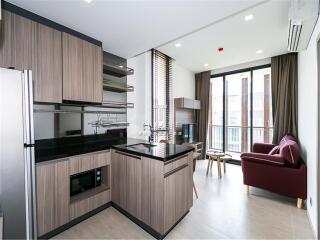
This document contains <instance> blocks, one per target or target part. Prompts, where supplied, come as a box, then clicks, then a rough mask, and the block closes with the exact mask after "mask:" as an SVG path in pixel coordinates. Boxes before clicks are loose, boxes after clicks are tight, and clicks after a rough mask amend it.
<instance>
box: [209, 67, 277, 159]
mask: <svg viewBox="0 0 320 240" xmlns="http://www.w3.org/2000/svg"><path fill="white" fill-rule="evenodd" d="M211 100H212V103H211V105H212V111H211V112H212V116H211V131H210V148H212V149H216V150H220V151H224V152H229V153H231V154H232V155H233V157H234V158H235V159H237V158H239V153H241V152H247V151H250V150H251V149H252V143H254V142H265V143H271V141H272V133H273V128H272V105H271V68H270V66H262V67H257V68H253V69H245V70H240V71H236V72H231V73H224V74H219V75H215V76H212V78H211Z"/></svg>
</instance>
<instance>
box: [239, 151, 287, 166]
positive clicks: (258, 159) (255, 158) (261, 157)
mask: <svg viewBox="0 0 320 240" xmlns="http://www.w3.org/2000/svg"><path fill="white" fill-rule="evenodd" d="M241 159H242V161H248V162H254V163H260V164H267V165H276V166H284V165H285V162H286V161H285V159H284V158H283V157H282V156H281V155H280V154H274V155H269V154H263V153H242V154H241Z"/></svg>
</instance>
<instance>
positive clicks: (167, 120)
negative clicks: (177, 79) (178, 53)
mask: <svg viewBox="0 0 320 240" xmlns="http://www.w3.org/2000/svg"><path fill="white" fill-rule="evenodd" d="M172 126H173V101H172V59H171V58H170V57H168V56H167V55H165V54H163V53H161V52H159V51H157V50H154V49H153V50H152V129H153V130H154V131H153V133H152V140H153V141H155V142H158V141H160V140H163V139H164V140H172V138H173V127H172Z"/></svg>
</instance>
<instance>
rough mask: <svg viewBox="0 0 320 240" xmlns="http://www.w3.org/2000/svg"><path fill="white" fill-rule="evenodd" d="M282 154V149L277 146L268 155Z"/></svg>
mask: <svg viewBox="0 0 320 240" xmlns="http://www.w3.org/2000/svg"><path fill="white" fill-rule="evenodd" d="M279 152H280V147H279V146H275V147H274V148H272V149H271V151H270V152H269V153H268V154H269V155H274V154H278V153H279Z"/></svg>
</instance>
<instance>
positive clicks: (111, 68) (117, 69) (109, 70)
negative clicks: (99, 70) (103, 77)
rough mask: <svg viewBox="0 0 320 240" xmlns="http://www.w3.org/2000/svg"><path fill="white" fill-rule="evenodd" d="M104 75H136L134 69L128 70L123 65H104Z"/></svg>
mask: <svg viewBox="0 0 320 240" xmlns="http://www.w3.org/2000/svg"><path fill="white" fill-rule="evenodd" d="M103 73H105V74H110V75H113V76H116V77H125V76H128V75H132V74H133V73H134V71H133V69H132V68H128V67H126V66H123V65H121V64H111V63H103Z"/></svg>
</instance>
